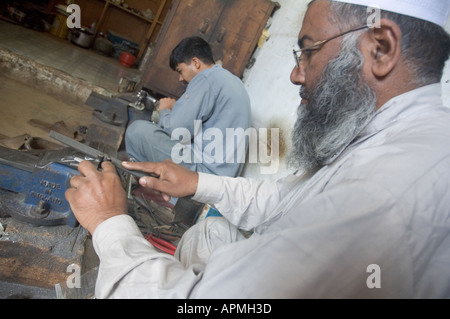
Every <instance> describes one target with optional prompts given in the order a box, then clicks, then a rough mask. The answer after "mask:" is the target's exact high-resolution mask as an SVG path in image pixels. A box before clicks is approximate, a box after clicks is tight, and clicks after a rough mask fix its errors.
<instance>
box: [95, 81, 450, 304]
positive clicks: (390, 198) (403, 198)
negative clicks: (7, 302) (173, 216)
mask: <svg viewBox="0 0 450 319" xmlns="http://www.w3.org/2000/svg"><path fill="white" fill-rule="evenodd" d="M194 199H195V200H198V201H201V202H205V203H210V204H214V205H215V206H216V207H217V209H218V210H219V211H220V212H221V213H222V214H223V216H224V217H225V218H226V219H227V220H228V221H230V222H231V223H232V224H234V225H236V226H237V227H239V228H241V229H245V230H254V233H253V235H252V236H251V237H250V238H248V239H244V238H243V236H241V235H240V234H238V233H237V231H235V230H234V228H233V227H232V226H226V225H227V224H226V223H225V222H224V220H221V219H220V218H219V219H209V218H208V219H207V220H206V223H202V224H198V225H196V226H194V227H193V228H192V229H191V230H190V231H189V232H188V233H187V234H186V237H185V238H184V239H183V240H182V242H181V243H180V245H179V248H178V250H177V254H176V257H172V256H170V255H167V254H164V253H161V252H158V251H157V250H156V249H155V248H153V247H152V246H151V244H149V243H148V242H147V241H146V240H145V239H144V238H143V237H142V235H141V233H140V231H139V229H138V228H137V226H136V224H135V223H134V222H133V220H132V218H131V217H129V216H125V215H123V216H117V217H114V218H111V219H109V220H107V221H105V222H104V223H103V224H101V225H100V226H99V227H98V228H97V230H96V231H95V233H94V236H93V240H94V247H95V249H96V252H97V253H98V255H99V257H100V261H101V263H100V269H99V276H98V281H97V286H96V296H97V298H208V299H209V298H442V297H443V298H449V297H450V109H448V108H446V107H444V106H443V105H442V100H441V86H440V84H435V85H430V86H426V87H422V88H419V89H416V90H414V91H411V92H408V93H406V94H403V95H401V96H398V97H396V98H394V99H392V100H391V101H389V102H388V103H387V104H385V105H384V106H383V107H382V108H381V109H380V110H379V111H378V112H377V114H376V116H375V117H374V118H373V120H372V121H371V123H370V124H369V125H368V126H367V127H366V128H365V130H364V131H363V132H362V133H361V134H360V135H359V136H358V137H357V138H356V139H355V140H354V141H353V142H352V143H351V144H350V145H348V146H347V147H346V148H345V149H344V150H343V151H342V152H341V153H339V154H337V156H335V157H334V158H333V159H331V160H330V161H329V163H328V164H327V165H325V166H324V167H323V168H321V169H320V170H319V171H317V172H316V173H315V174H314V175H312V176H309V177H308V176H295V175H291V176H288V177H286V178H285V179H283V180H280V181H278V182H257V181H252V180H248V179H242V178H237V179H233V178H228V177H227V178H223V177H218V176H212V175H206V174H200V177H199V185H198V189H197V193H196V194H195V197H194ZM214 225H216V226H218V227H214ZM208 226H210V227H209V228H208ZM215 229H216V230H215ZM217 229H218V230H217ZM221 239H222V241H223V242H222V243H219V244H217V242H220V241H221ZM228 241H230V242H232V243H228ZM197 245H198V249H196V246H197ZM180 260H181V262H180Z"/></svg>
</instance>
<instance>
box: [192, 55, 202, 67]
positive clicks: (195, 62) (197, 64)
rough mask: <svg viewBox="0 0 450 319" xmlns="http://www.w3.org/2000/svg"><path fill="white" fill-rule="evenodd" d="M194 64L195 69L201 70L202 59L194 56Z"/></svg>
mask: <svg viewBox="0 0 450 319" xmlns="http://www.w3.org/2000/svg"><path fill="white" fill-rule="evenodd" d="M191 63H192V65H193V66H194V67H195V69H197V70H199V69H200V68H201V67H202V61H200V59H199V58H196V57H194V58H192V62H191Z"/></svg>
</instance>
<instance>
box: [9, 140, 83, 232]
mask: <svg viewBox="0 0 450 319" xmlns="http://www.w3.org/2000/svg"><path fill="white" fill-rule="evenodd" d="M73 155H74V150H73V149H70V148H67V149H61V150H56V151H28V152H23V151H16V150H11V149H7V148H4V147H0V210H1V212H2V213H6V214H7V215H10V216H11V217H13V218H15V219H17V220H20V221H23V222H25V223H29V224H32V225H35V226H58V225H68V226H70V227H73V228H74V227H77V226H78V222H77V220H76V218H75V216H74V215H73V213H72V210H71V209H70V205H69V203H68V202H67V200H66V199H65V192H66V190H67V189H68V188H69V187H70V179H71V178H72V177H73V176H75V175H79V172H78V170H77V167H75V166H74V165H73V163H72V164H69V163H68V162H65V161H63V159H65V158H69V157H73ZM71 165H72V166H71Z"/></svg>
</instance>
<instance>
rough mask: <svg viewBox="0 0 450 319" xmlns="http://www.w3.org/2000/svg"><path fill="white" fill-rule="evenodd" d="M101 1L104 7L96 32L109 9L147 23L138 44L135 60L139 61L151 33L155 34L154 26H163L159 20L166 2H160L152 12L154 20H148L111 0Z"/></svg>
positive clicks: (161, 0) (164, 0) (162, 0)
mask: <svg viewBox="0 0 450 319" xmlns="http://www.w3.org/2000/svg"><path fill="white" fill-rule="evenodd" d="M101 1H102V2H103V3H104V6H103V10H102V13H101V15H100V19H99V21H98V25H97V31H98V30H100V29H101V28H102V26H103V24H104V21H105V17H106V14H107V11H108V10H109V9H110V8H117V9H118V10H120V11H122V12H125V13H127V14H129V15H131V16H133V17H135V18H137V19H139V20H141V21H144V22H146V23H148V28H147V30H146V31H145V34H144V41H141V42H140V43H139V47H140V51H139V55H138V56H137V59H138V60H141V58H142V56H143V54H144V53H145V51H146V49H147V47H148V45H149V41H150V39H151V37H152V35H153V33H154V32H155V29H156V26H157V25H162V24H163V23H162V22H160V21H159V19H160V17H161V14H162V11H163V9H164V7H165V5H166V2H167V0H160V4H159V8H158V11H157V12H153V14H154V15H155V17H154V19H148V18H146V17H144V16H142V15H140V14H138V13H136V12H134V11H133V10H130V9H128V8H125V7H123V6H121V5H120V4H118V3H115V2H112V1H111V0H101Z"/></svg>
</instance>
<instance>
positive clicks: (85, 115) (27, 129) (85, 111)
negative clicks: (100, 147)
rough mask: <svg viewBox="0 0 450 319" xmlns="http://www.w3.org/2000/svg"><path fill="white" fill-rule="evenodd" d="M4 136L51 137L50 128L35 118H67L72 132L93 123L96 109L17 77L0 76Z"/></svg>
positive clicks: (0, 121)
mask: <svg viewBox="0 0 450 319" xmlns="http://www.w3.org/2000/svg"><path fill="white" fill-rule="evenodd" d="M0 105H1V107H0V135H4V136H7V137H17V136H20V135H23V134H29V135H30V136H32V137H39V138H44V139H48V131H46V130H44V129H42V128H40V127H36V126H35V125H32V124H31V123H30V121H31V120H39V121H43V122H47V123H49V124H54V123H56V122H60V121H63V122H64V123H65V125H66V126H67V127H68V128H69V129H70V130H72V131H74V132H75V131H76V129H77V127H78V126H86V127H88V126H89V125H90V124H91V123H92V120H93V119H92V108H90V107H88V106H83V105H75V104H72V103H66V102H62V101H61V100H59V99H57V98H55V97H54V96H51V95H49V94H46V93H43V92H42V91H41V90H39V89H38V88H33V87H30V86H28V85H25V84H23V83H21V82H18V81H16V80H13V79H10V78H8V77H5V76H3V75H0Z"/></svg>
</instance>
